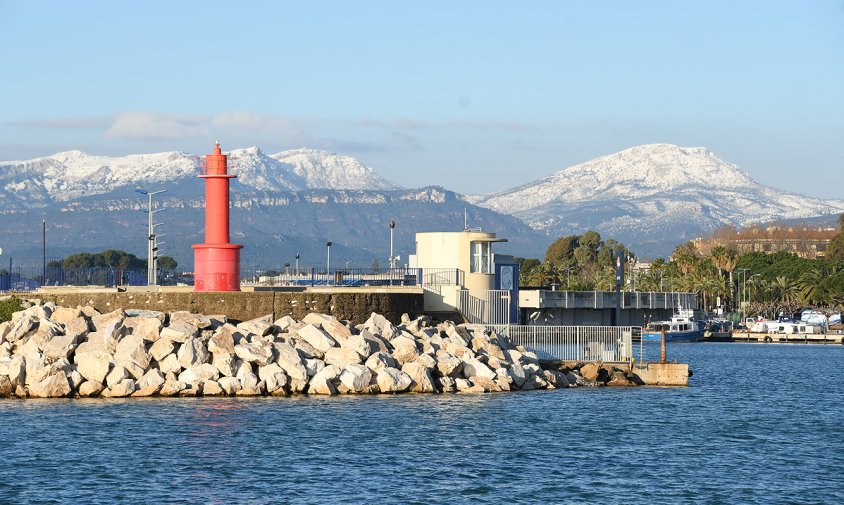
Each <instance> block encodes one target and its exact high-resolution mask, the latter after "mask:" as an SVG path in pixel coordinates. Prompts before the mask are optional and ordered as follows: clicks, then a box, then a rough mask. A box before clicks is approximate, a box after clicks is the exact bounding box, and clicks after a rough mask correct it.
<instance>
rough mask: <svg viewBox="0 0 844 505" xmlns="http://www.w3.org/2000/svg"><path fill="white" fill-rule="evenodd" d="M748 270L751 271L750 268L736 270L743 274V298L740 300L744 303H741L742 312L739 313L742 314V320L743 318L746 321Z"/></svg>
mask: <svg viewBox="0 0 844 505" xmlns="http://www.w3.org/2000/svg"><path fill="white" fill-rule="evenodd" d="M748 270H750V269H749V268H738V269H736V271H737V272H739V273H741V276H742V288H741V297H739V299H740V300H741V302H742V303H741V310H740V311H739V313H740V314H741V318H742V319H744V316H745V313H744V309H745V303H744V299H745V297H746V296H747V271H748Z"/></svg>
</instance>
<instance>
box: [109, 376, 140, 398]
mask: <svg viewBox="0 0 844 505" xmlns="http://www.w3.org/2000/svg"><path fill="white" fill-rule="evenodd" d="M135 389H136V384H135V379H123V380H122V381H120V382H118V383H117V384H115V385H113V386H109V388H108V389H106V390H105V391H103V396H105V397H107V398H124V397H126V396H130V395H131V394H132V393H134V392H135Z"/></svg>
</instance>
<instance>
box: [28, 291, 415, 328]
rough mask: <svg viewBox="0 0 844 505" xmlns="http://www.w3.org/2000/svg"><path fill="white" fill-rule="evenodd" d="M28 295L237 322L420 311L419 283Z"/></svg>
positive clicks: (67, 303)
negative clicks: (375, 286)
mask: <svg viewBox="0 0 844 505" xmlns="http://www.w3.org/2000/svg"><path fill="white" fill-rule="evenodd" d="M26 298H27V299H40V300H43V301H45V302H47V301H51V302H53V303H55V304H56V305H58V306H64V307H77V306H83V307H84V306H90V307H93V308H95V309H97V310H99V311H100V312H103V313H105V312H111V311H113V310H116V309H118V308H122V309H143V310H158V311H162V312H173V311H188V312H191V313H194V314H225V315H227V316H228V317H230V318H231V319H233V320H236V321H247V320H250V319H254V318H256V317H261V316H265V315H268V314H271V315H272V317H273V319H278V318H280V317H282V316H290V317H292V318H294V319H302V318H303V317H305V316H306V315H307V314H309V313H311V312H319V313H321V314H328V315H331V316H334V317H336V318H337V319H341V320H349V321H351V322H352V323H353V324H359V323H362V322H364V321H366V320H367V319H368V318H369V316H370V315H371V314H372V313H373V312H377V313H379V314H382V315H383V316H384V317H386V318H387V319H389V320H391V321H400V320H401V316H402V314H408V315H409V316H410V317H416V316H418V315H421V314H422V313H423V294H422V289H421V288H399V289H390V290H386V289H375V290H367V289H363V288H355V289H345V290H344V289H334V290H315V291H310V290H307V291H292V292H291V291H251V292H250V291H245V292H234V293H197V292H194V291H192V290H191V291H185V290H162V291H145V290H137V291H121V292H117V291H115V290H47V291H43V292H35V293H27V294H26Z"/></svg>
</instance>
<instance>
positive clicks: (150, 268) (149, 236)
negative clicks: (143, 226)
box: [135, 188, 167, 286]
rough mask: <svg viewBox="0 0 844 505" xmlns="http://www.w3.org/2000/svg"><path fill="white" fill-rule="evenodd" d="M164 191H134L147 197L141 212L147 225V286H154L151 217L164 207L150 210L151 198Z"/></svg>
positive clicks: (152, 226)
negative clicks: (144, 208)
mask: <svg viewBox="0 0 844 505" xmlns="http://www.w3.org/2000/svg"><path fill="white" fill-rule="evenodd" d="M166 191H167V190H166V189H160V190H158V191H146V190H143V189H140V188H138V189H136V190H135V192H136V193H140V194H142V195H147V210H146V211H144V210H143V209H142V210H141V211H142V212H146V213H147V218H148V224H147V231H148V232H149V233H148V234H147V286H154V285H155V279H154V277H155V259H154V258H153V256H154V255H155V251H154V250H153V248H154V247H155V225H154V224H153V222H152V215H153V214H155V213H156V212H161V211H162V210H164V207H162V208H160V209H156V210H152V197H153V196H155V195H157V194H159V193H165V192H166Z"/></svg>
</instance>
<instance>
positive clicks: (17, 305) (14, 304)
mask: <svg viewBox="0 0 844 505" xmlns="http://www.w3.org/2000/svg"><path fill="white" fill-rule="evenodd" d="M22 308H23V307H21V301H20V300H18V299H17V298H9V299H8V300H2V301H0V323H2V322H4V321H11V320H12V313H13V312H17V311H19V310H21V309H22Z"/></svg>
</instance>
